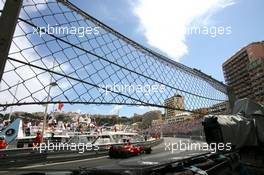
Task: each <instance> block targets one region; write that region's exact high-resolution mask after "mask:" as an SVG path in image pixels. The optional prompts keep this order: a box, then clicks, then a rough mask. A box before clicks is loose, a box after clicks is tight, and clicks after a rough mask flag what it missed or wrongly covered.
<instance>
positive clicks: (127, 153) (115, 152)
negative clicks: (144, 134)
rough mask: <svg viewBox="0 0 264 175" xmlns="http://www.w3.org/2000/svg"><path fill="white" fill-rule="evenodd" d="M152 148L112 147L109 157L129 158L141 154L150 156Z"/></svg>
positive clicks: (126, 145)
mask: <svg viewBox="0 0 264 175" xmlns="http://www.w3.org/2000/svg"><path fill="white" fill-rule="evenodd" d="M151 151H152V149H151V147H144V146H135V145H132V144H125V145H112V146H111V147H110V149H109V156H110V157H111V158H127V157H131V156H136V155H140V154H144V153H145V154H150V153H151Z"/></svg>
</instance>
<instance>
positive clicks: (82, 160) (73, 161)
mask: <svg viewBox="0 0 264 175" xmlns="http://www.w3.org/2000/svg"><path fill="white" fill-rule="evenodd" d="M107 157H108V156H102V157H95V158H89V159H81V160H71V161H66V162H57V163H48V164H44V165H32V166H25V167H19V168H17V169H28V168H37V167H43V166H52V165H61V164H68V163H77V162H84V161H89V160H99V159H103V158H107Z"/></svg>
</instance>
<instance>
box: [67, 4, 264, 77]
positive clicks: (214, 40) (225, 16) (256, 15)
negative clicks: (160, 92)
mask: <svg viewBox="0 0 264 175" xmlns="http://www.w3.org/2000/svg"><path fill="white" fill-rule="evenodd" d="M71 2H72V3H74V4H75V5H77V6H78V7H80V8H81V9H82V10H84V11H85V12H87V13H88V14H90V15H92V16H94V17H96V18H97V19H99V20H100V21H102V22H104V23H105V24H107V25H109V26H111V27H112V28H114V29H116V30H117V31H119V32H121V33H122V34H124V35H126V36H128V37H129V38H131V39H133V40H135V41H136V42H139V43H140V44H142V45H144V46H147V47H149V48H151V49H154V50H156V51H158V52H160V53H162V54H163V55H166V56H168V57H169V58H171V59H174V60H177V61H179V62H180V63H183V64H185V65H187V66H190V67H194V68H197V69H201V70H202V71H203V72H205V73H207V74H209V75H212V76H213V77H214V78H216V79H218V80H220V81H224V78H223V73H222V67H221V66H222V63H223V62H224V61H225V60H226V59H227V58H229V57H230V56H232V55H233V54H234V53H235V52H236V51H238V50H239V49H240V48H241V47H243V46H245V45H247V44H249V43H251V42H253V41H262V40H264V38H263V31H264V23H263V22H262V21H263V17H264V11H263V6H264V1H262V0H232V1H231V0H230V1H225V0H224V1H221V0H218V1H217V0H216V1H214V0H209V1H208V2H211V4H212V5H211V6H209V10H207V11H206V10H204V9H205V8H207V7H204V8H203V7H197V8H198V9H200V10H201V11H203V10H204V11H205V12H201V13H203V14H202V15H200V16H199V15H197V16H198V17H197V18H200V19H199V20H197V21H199V22H198V23H199V24H200V25H202V26H207V27H212V26H216V27H229V26H230V27H231V31H232V33H231V34H230V35H219V36H216V37H211V36H210V35H203V34H200V35H199V34H193V35H188V36H186V40H185V44H186V46H187V49H188V53H186V54H183V55H182V56H180V57H173V56H172V55H168V54H167V53H166V52H164V51H161V50H159V48H157V47H155V46H153V45H151V44H150V43H148V41H147V38H146V35H145V33H144V26H142V24H141V21H140V17H139V16H138V15H137V14H136V13H135V11H136V9H137V8H138V6H140V4H142V2H144V1H138V0H136V1H133V2H132V1H129V0H114V1H113V0H104V1H102V0H101V1H100V0H99V1H98V0H90V1H87V2H86V3H84V1H81V0H71ZM152 2H153V1H152ZM155 2H157V5H159V3H160V4H164V3H167V2H168V3H171V1H170V0H167V1H166V0H165V1H162V0H156V1H155ZM183 2H184V1H179V0H176V1H174V2H173V3H172V5H175V7H172V8H171V9H161V10H160V11H154V9H155V6H154V7H153V10H150V12H152V13H155V14H159V13H164V11H169V10H172V11H171V12H169V13H168V14H170V16H169V15H168V16H167V17H168V18H167V19H162V20H164V21H166V23H167V24H166V25H165V26H163V27H160V28H159V29H161V30H159V32H160V35H162V33H166V32H167V31H168V28H170V27H171V26H170V21H171V23H175V25H177V23H182V20H181V18H174V15H175V12H174V11H176V10H179V9H181V8H183V7H181V6H184V5H189V4H188V2H187V1H186V2H187V3H185V4H183ZM189 2H190V4H191V3H193V2H194V1H189ZM198 2H199V3H200V2H201V1H198ZM212 2H214V3H212ZM199 3H198V5H199ZM149 4H152V3H151V2H147V3H145V5H146V6H147V5H149ZM205 4H206V3H204V4H203V5H201V6H206V5H205ZM207 4H210V3H207ZM219 4H220V5H221V7H218V8H217V7H215V6H217V5H219ZM194 5H195V4H194ZM194 5H193V6H194ZM220 5H219V6H220ZM225 6H226V7H225ZM164 7H166V6H164ZM193 8H196V7H193ZM145 9H147V8H146V7H143V10H145ZM191 9H192V7H190V8H189V9H187V10H186V11H185V10H183V12H180V13H181V14H183V15H188V10H191ZM212 9H213V10H212ZM153 11H154V12H153ZM147 12H148V11H146V13H147ZM151 15H152V14H151ZM164 16H166V15H164ZM175 16H176V17H179V15H177V14H176V15H175ZM194 16H195V15H194ZM208 18H209V19H208ZM191 20H192V18H191ZM155 21H156V23H157V25H155V26H158V25H159V23H160V21H161V20H160V19H156V20H155ZM193 21H195V19H193ZM204 23H205V25H204ZM196 24H197V22H196ZM199 24H198V25H199ZM176 27H177V26H176ZM170 40H172V41H168V43H173V40H177V38H175V39H174V38H171V39H170ZM179 52H180V51H179ZM176 55H177V54H176Z"/></svg>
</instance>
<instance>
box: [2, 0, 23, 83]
mask: <svg viewBox="0 0 264 175" xmlns="http://www.w3.org/2000/svg"><path fill="white" fill-rule="evenodd" d="M21 6H22V0H6V2H5V6H4V9H3V11H2V14H1V16H0V82H1V80H2V76H3V73H4V69H5V64H6V60H7V57H8V53H9V49H10V46H11V43H12V38H13V35H14V32H15V28H16V23H17V19H18V16H19V13H20V9H21Z"/></svg>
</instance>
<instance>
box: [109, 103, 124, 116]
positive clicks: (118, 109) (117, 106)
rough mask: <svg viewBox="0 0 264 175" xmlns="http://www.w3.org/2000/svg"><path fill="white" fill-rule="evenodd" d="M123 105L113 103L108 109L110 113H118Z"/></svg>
mask: <svg viewBox="0 0 264 175" xmlns="http://www.w3.org/2000/svg"><path fill="white" fill-rule="evenodd" d="M123 107H124V106H122V105H115V106H114V108H113V109H111V110H110V112H109V113H110V114H118V113H119V112H120V111H121V110H122V109H123Z"/></svg>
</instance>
